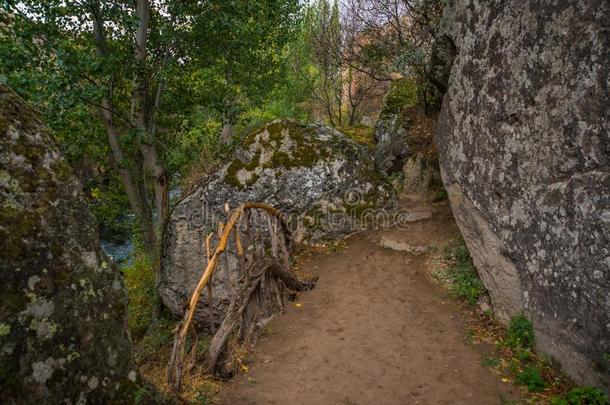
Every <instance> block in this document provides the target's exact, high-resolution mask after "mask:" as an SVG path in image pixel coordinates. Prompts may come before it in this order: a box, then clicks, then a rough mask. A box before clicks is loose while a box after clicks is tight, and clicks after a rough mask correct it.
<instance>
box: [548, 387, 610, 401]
mask: <svg viewBox="0 0 610 405" xmlns="http://www.w3.org/2000/svg"><path fill="white" fill-rule="evenodd" d="M551 404H552V405H608V404H610V401H608V396H607V395H606V394H604V393H603V392H602V391H601V390H600V389H599V388H595V387H577V388H573V389H572V390H571V391H570V392H569V393H568V394H567V395H566V397H565V398H558V397H555V398H553V399H552V400H551Z"/></svg>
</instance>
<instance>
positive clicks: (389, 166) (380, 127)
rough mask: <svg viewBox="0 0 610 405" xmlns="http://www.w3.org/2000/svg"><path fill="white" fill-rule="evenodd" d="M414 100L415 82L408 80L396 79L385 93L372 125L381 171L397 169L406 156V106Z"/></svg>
mask: <svg viewBox="0 0 610 405" xmlns="http://www.w3.org/2000/svg"><path fill="white" fill-rule="evenodd" d="M416 103H417V95H416V92H415V85H414V84H413V82H412V81H411V80H410V79H395V80H394V81H393V82H392V84H391V85H390V89H389V91H388V93H387V94H386V96H385V98H384V102H383V107H382V109H381V111H380V112H379V117H378V118H377V123H376V124H375V143H376V145H375V165H376V166H377V168H378V169H379V170H381V171H383V172H386V173H390V172H400V171H401V169H402V166H403V165H404V163H405V162H406V160H407V158H408V156H409V153H410V151H409V148H408V145H407V131H408V129H409V125H410V116H409V112H408V111H407V110H406V109H407V107H412V106H413V105H415V104H416Z"/></svg>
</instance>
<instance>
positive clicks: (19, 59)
mask: <svg viewBox="0 0 610 405" xmlns="http://www.w3.org/2000/svg"><path fill="white" fill-rule="evenodd" d="M2 5H3V7H2V14H0V19H1V20H0V22H1V25H0V35H1V36H0V42H1V45H2V46H1V47H0V57H1V61H0V80H2V81H5V82H8V84H9V85H11V86H12V87H13V88H14V89H15V90H16V91H18V92H19V93H20V94H22V95H23V96H24V97H26V98H27V99H28V100H30V101H31V102H32V103H33V104H35V105H36V106H37V107H38V108H39V109H41V110H42V111H43V112H44V114H45V117H46V119H47V121H48V122H49V124H50V125H51V127H52V128H54V129H55V130H56V132H57V133H58V137H59V138H60V140H61V141H62V146H63V147H64V149H65V150H67V151H68V154H69V156H71V157H72V159H73V160H72V161H73V162H74V161H75V160H76V161H78V160H79V159H83V158H86V159H89V160H93V161H95V162H96V165H97V166H101V167H104V168H106V166H108V170H110V171H111V172H112V173H115V174H116V176H117V178H118V179H119V180H120V183H121V186H122V187H121V188H122V190H123V191H124V193H125V196H126V197H127V200H128V202H129V206H130V208H131V211H132V212H133V213H134V214H136V217H137V223H138V224H139V231H140V232H139V233H140V235H141V236H142V241H143V247H144V250H145V252H146V253H147V255H148V256H150V257H153V256H154V255H155V253H156V248H157V245H158V240H159V237H160V233H161V232H162V229H163V226H164V223H165V221H166V219H167V216H168V214H169V204H168V192H169V180H170V178H171V177H172V174H174V173H176V172H178V171H180V170H181V169H182V167H183V166H185V165H186V164H188V161H189V159H188V158H185V157H184V156H181V154H185V153H186V154H188V155H189V156H192V149H193V148H192V146H193V145H195V146H196V147H201V146H200V144H204V145H203V147H205V146H209V145H210V143H206V142H200V140H201V139H199V138H201V136H199V138H197V137H194V136H193V135H194V133H193V130H192V129H193V128H197V127H199V128H208V127H213V126H209V125H207V124H205V123H202V121H201V118H200V117H201V116H208V115H209V114H207V113H205V111H213V110H216V111H218V112H219V113H222V114H223V116H224V117H226V118H225V120H226V121H227V122H228V123H230V124H231V125H233V124H234V122H235V117H236V116H237V112H238V111H239V107H241V106H244V105H248V103H249V105H252V104H253V103H256V102H257V101H258V100H262V99H263V98H265V97H266V96H267V95H268V94H269V93H270V92H271V91H272V90H273V89H274V88H275V85H274V83H275V81H277V79H278V77H279V76H280V75H281V73H282V69H281V64H282V59H281V55H282V52H283V46H284V44H285V43H286V41H287V40H288V38H290V35H291V32H292V31H291V30H292V27H293V26H294V25H295V23H296V21H297V20H298V2H297V0H284V1H280V0H260V1H221V0H210V1H204V2H201V1H195V0H183V1H170V0H167V1H155V2H152V1H150V0H137V1H134V2H119V1H104V2H102V1H100V0H86V1H75V0H51V1H47V2H39V1H19V2H12V1H5V2H3V3H2ZM189 126H191V127H193V128H189ZM200 132H205V131H200ZM202 139H203V138H202ZM189 147H190V150H188V151H187V148H189Z"/></svg>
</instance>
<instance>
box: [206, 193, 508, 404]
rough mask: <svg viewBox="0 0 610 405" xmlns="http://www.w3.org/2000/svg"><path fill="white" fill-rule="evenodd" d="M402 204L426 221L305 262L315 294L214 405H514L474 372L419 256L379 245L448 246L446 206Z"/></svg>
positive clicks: (476, 366)
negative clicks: (315, 277) (313, 277)
mask: <svg viewBox="0 0 610 405" xmlns="http://www.w3.org/2000/svg"><path fill="white" fill-rule="evenodd" d="M403 205H404V206H405V207H407V208H409V209H411V210H412V211H414V212H420V213H424V215H421V216H422V217H425V216H426V215H425V212H426V211H428V212H429V211H432V213H433V215H432V218H430V219H423V220H421V221H418V222H416V223H413V224H411V225H410V226H409V228H408V229H406V230H396V229H391V230H386V231H375V232H368V233H363V234H360V235H356V236H354V237H352V238H349V239H348V241H347V247H346V249H345V250H343V251H342V252H338V253H331V254H326V253H313V254H312V255H311V257H309V258H308V259H307V260H306V262H305V264H304V269H305V270H306V271H308V272H310V273H313V274H316V275H318V276H319V277H320V278H319V281H318V283H317V286H316V288H315V289H314V290H312V291H309V292H306V293H304V294H302V295H301V296H300V297H299V298H298V300H297V301H296V302H295V303H292V305H290V307H289V308H287V310H286V312H285V313H284V314H281V315H278V316H277V317H276V318H275V319H273V321H272V322H271V323H270V325H269V331H268V333H267V334H266V336H265V337H263V339H262V340H261V341H260V342H259V344H258V345H257V347H256V349H255V352H254V353H253V354H252V355H251V356H250V358H249V363H248V366H249V371H248V372H247V373H244V374H241V375H238V376H237V377H235V379H234V380H232V381H231V382H229V383H227V384H226V385H225V387H224V388H223V390H222V392H221V394H220V396H219V398H218V403H220V404H226V405H239V404H316V405H323V404H486V405H487V404H500V403H501V402H502V398H505V399H514V398H516V397H518V394H517V393H516V391H515V390H514V388H511V386H510V385H509V384H506V383H503V382H502V381H501V379H500V377H498V376H497V375H494V374H492V372H491V371H490V370H489V369H487V368H485V367H484V366H482V365H481V359H482V357H483V355H484V354H483V353H482V351H485V350H486V349H485V348H484V347H481V345H477V346H476V347H475V346H472V345H470V344H468V343H467V340H466V329H465V325H464V322H463V320H462V317H461V315H460V313H459V310H458V303H457V302H456V301H455V300H453V299H451V298H450V297H448V296H447V293H446V292H445V291H444V290H443V289H442V288H441V287H439V286H436V285H435V284H434V283H433V282H432V281H431V280H430V278H429V275H427V274H426V270H425V268H424V264H425V258H426V254H425V253H424V254H414V253H409V252H405V251H397V250H394V249H391V248H387V247H382V246H380V244H383V245H384V246H386V245H387V244H388V243H382V242H381V240H382V239H385V241H386V242H387V241H390V243H389V244H393V245H397V246H398V249H401V247H404V246H409V245H410V246H438V244H439V243H442V242H443V241H446V240H448V239H451V238H453V237H455V235H456V233H457V228H456V226H455V224H454V222H453V219H452V217H451V211H450V209H449V207H448V206H447V205H446V204H442V205H437V206H430V205H426V204H418V203H416V202H413V201H410V200H407V201H403ZM395 248H396V247H395ZM407 250H408V249H407ZM295 304H300V305H299V306H297V305H295ZM487 350H489V348H487Z"/></svg>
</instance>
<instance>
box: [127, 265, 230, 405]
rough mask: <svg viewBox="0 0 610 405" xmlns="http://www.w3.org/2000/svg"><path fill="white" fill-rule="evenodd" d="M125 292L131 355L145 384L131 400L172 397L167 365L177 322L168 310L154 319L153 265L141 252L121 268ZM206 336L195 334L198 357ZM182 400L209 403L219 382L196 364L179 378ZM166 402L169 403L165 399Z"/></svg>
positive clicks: (155, 297)
mask: <svg viewBox="0 0 610 405" xmlns="http://www.w3.org/2000/svg"><path fill="white" fill-rule="evenodd" d="M123 271H124V273H125V284H126V286H127V292H128V295H129V306H128V322H127V324H128V328H129V333H130V336H131V338H132V340H133V342H134V353H135V358H136V361H137V363H138V365H139V366H140V372H141V374H142V376H143V377H144V378H145V380H147V381H148V382H149V383H148V384H145V385H144V386H142V387H141V388H140V390H139V391H138V392H136V396H135V398H134V402H135V403H151V402H150V401H151V398H152V396H153V395H156V394H155V392H156V391H157V390H158V391H159V392H161V395H167V397H168V398H170V399H171V398H173V394H172V391H171V389H170V387H169V386H168V384H167V364H168V361H169V358H170V354H171V350H172V345H173V340H174V333H173V331H174V328H175V327H176V324H177V323H178V320H177V319H174V318H173V317H172V316H171V315H170V314H169V313H166V312H164V311H160V313H159V314H157V316H156V319H154V315H155V310H156V307H157V305H158V302H159V301H158V295H157V293H156V291H155V283H154V267H153V266H152V265H151V264H150V262H149V261H148V260H147V259H146V258H145V257H143V256H142V255H136V256H135V257H134V261H133V264H132V265H130V266H127V267H125V268H124V269H123ZM209 341H210V340H209V336H207V335H201V336H199V340H198V345H197V354H198V356H201V355H203V354H204V353H205V352H206V350H207V347H208V345H209ZM183 384H184V387H183V390H182V393H181V397H182V399H185V400H187V401H189V402H188V403H192V404H209V403H210V401H211V400H212V398H213V396H214V394H215V393H216V392H218V390H219V387H220V384H219V383H217V382H216V381H214V380H213V379H212V378H211V377H210V376H209V375H207V374H206V373H205V372H204V370H202V369H201V367H198V366H196V367H195V368H194V369H193V370H192V371H191V372H190V373H189V375H188V376H185V379H184V381H183ZM168 403H172V402H171V400H168Z"/></svg>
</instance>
